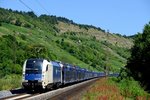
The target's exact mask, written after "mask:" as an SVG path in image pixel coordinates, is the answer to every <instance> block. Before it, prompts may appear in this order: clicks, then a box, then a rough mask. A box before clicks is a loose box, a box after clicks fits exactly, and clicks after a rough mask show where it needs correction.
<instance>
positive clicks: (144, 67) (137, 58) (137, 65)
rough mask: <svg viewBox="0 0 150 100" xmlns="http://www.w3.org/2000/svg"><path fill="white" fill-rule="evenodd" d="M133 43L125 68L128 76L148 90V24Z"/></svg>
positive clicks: (149, 64)
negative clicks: (128, 73) (128, 72)
mask: <svg viewBox="0 0 150 100" xmlns="http://www.w3.org/2000/svg"><path fill="white" fill-rule="evenodd" d="M134 43H135V45H134V46H133V48H132V53H131V57H130V59H129V61H128V64H127V66H126V67H127V68H128V69H129V71H130V75H132V76H133V77H134V78H135V79H136V80H138V81H140V82H141V83H142V85H143V86H146V87H147V89H150V80H149V76H150V23H149V24H146V25H145V27H144V30H143V33H142V34H140V33H139V34H138V35H137V37H136V38H135V41H134Z"/></svg>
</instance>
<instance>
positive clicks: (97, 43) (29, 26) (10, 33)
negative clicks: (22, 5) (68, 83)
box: [0, 8, 133, 77]
mask: <svg viewBox="0 0 150 100" xmlns="http://www.w3.org/2000/svg"><path fill="white" fill-rule="evenodd" d="M132 45H133V42H132V39H129V38H126V37H123V36H121V35H119V34H112V33H109V32H108V31H105V30H103V29H101V28H97V27H95V26H92V25H83V24H76V23H74V22H73V21H72V20H68V19H67V18H63V17H56V16H48V15H41V16H36V15H35V14H34V13H33V12H18V11H12V10H6V9H3V8H0V77H4V76H5V75H9V74H12V73H15V74H21V72H22V65H23V62H24V60H25V59H27V58H35V57H39V58H46V59H50V60H60V61H63V62H68V63H71V64H74V65H79V66H81V67H84V68H88V69H90V70H101V71H102V70H104V69H105V68H106V67H108V68H109V69H110V70H111V71H119V69H120V67H122V66H124V65H125V64H126V61H127V58H128V57H129V56H130V52H129V49H130V48H131V46H132Z"/></svg>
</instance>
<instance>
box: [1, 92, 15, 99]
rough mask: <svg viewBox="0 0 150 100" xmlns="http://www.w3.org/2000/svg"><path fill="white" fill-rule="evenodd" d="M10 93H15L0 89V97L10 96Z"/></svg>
mask: <svg viewBox="0 0 150 100" xmlns="http://www.w3.org/2000/svg"><path fill="white" fill-rule="evenodd" d="M12 95H15V94H12V93H11V91H7V90H3V91H0V99H1V98H4V97H8V96H12Z"/></svg>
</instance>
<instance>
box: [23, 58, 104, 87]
mask: <svg viewBox="0 0 150 100" xmlns="http://www.w3.org/2000/svg"><path fill="white" fill-rule="evenodd" d="M102 76H105V73H104V72H95V71H90V70H87V69H85V68H81V67H79V66H75V65H72V64H69V63H63V62H61V61H48V60H46V59H40V58H31V59H27V60H25V62H24V64H23V73H22V87H23V88H24V89H26V90H41V89H42V90H45V89H46V90H49V89H52V88H58V87H60V86H64V85H66V84H71V83H77V82H81V81H85V80H89V79H92V78H97V77H102Z"/></svg>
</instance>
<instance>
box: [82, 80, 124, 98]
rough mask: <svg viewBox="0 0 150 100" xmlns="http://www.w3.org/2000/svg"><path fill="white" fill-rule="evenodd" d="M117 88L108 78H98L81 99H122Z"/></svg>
mask: <svg viewBox="0 0 150 100" xmlns="http://www.w3.org/2000/svg"><path fill="white" fill-rule="evenodd" d="M123 99H124V97H123V96H122V95H121V92H120V90H119V88H118V87H117V86H116V85H115V83H114V82H113V81H111V80H108V78H102V79H99V80H98V81H97V82H96V83H95V84H94V85H93V86H91V87H90V88H89V89H88V91H87V93H86V94H85V95H84V96H83V98H82V100H123Z"/></svg>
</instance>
